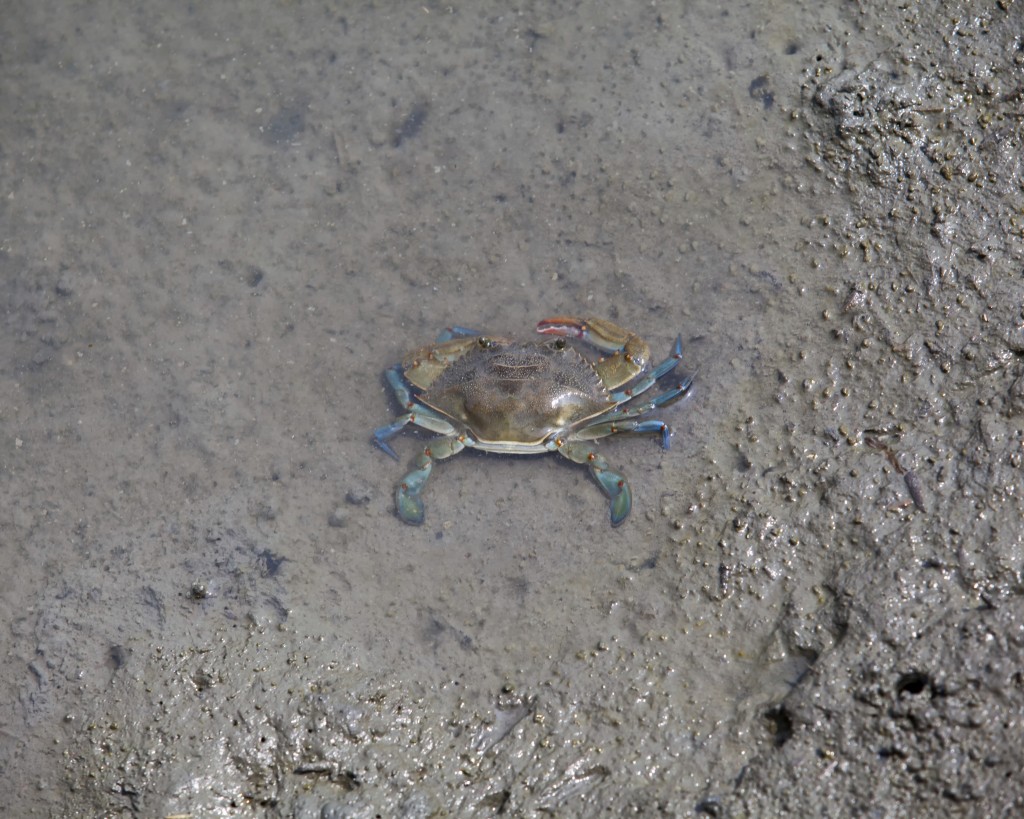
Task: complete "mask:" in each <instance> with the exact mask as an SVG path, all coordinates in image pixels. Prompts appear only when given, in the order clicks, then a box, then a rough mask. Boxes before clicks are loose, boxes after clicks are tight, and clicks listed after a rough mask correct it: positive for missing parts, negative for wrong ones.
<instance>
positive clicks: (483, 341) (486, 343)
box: [477, 336, 494, 350]
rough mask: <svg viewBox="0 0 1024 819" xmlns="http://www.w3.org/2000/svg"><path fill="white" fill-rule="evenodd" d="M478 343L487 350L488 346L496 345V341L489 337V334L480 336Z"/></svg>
mask: <svg viewBox="0 0 1024 819" xmlns="http://www.w3.org/2000/svg"><path fill="white" fill-rule="evenodd" d="M477 343H478V344H479V345H480V346H481V347H482V348H483V349H485V350H486V349H487V348H488V347H493V346H494V342H493V341H491V339H489V338H488V337H487V336H480V338H479V339H477Z"/></svg>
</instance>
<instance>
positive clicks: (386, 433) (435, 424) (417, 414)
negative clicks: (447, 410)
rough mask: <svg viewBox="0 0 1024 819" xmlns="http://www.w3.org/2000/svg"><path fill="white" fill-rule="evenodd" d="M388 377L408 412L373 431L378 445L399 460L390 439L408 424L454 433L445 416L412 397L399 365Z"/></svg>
mask: <svg viewBox="0 0 1024 819" xmlns="http://www.w3.org/2000/svg"><path fill="white" fill-rule="evenodd" d="M386 378H387V381H388V384H390V385H391V389H392V390H393V391H394V393H395V398H397V399H398V403H400V404H401V405H402V406H403V407H405V408H406V410H408V412H406V413H405V414H404V415H399V416H398V417H397V418H396V419H395V420H394V421H392V422H391V423H390V424H385V425H384V426H382V427H377V429H375V430H374V431H373V441H374V443H375V444H377V446H379V447H380V448H381V449H383V450H384V451H385V452H386V453H388V455H390V456H391V457H392V458H394V459H395V460H396V461H397V460H398V455H397V453H396V452H395V450H393V449H392V448H391V445H390V444H389V443H388V440H389V439H390V438H392V437H394V436H395V435H397V434H398V433H399V432H401V431H402V429H404V428H405V426H406V425H407V424H415V425H416V426H418V427H423V428H424V429H429V430H430V431H431V432H439V433H441V434H442V435H452V434H454V432H455V427H453V426H452V425H451V424H450V423H448V421H447V420H445V418H444V417H443V416H441V415H439V414H438V413H436V412H435V411H434V410H432V409H430V408H429V407H425V406H423V405H422V404H420V403H418V402H416V401H414V400H413V399H412V395H411V394H410V393H409V388H408V387H407V386H406V384H405V381H404V380H403V378H402V372H401V369H400V368H399V367H392V368H391V369H390V370H387V372H386Z"/></svg>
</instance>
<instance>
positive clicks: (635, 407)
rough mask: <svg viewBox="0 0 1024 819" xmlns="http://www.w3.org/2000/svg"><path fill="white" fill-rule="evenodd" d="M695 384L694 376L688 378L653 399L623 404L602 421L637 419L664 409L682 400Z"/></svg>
mask: <svg viewBox="0 0 1024 819" xmlns="http://www.w3.org/2000/svg"><path fill="white" fill-rule="evenodd" d="M692 384H693V376H689V375H688V376H686V377H685V378H684V379H683V380H682V381H680V382H678V383H677V384H676V385H675V386H674V387H671V388H670V389H667V390H665V391H664V392H660V393H658V394H657V395H655V396H654V397H653V398H647V399H645V400H643V401H639V402H637V403H633V404H623V405H622V406H621V407H620V408H619V409H617V410H616V411H615V412H610V413H608V414H607V415H602V416H601V420H602V421H620V420H622V419H623V418H636V416H638V415H643V414H644V413H645V412H650V411H651V410H652V409H657V408H658V407H663V406H665V405H666V404H671V403H672V402H673V401H675V400H677V399H679V398H682V397H683V396H684V395H686V393H688V392H689V391H690V386H691V385H692Z"/></svg>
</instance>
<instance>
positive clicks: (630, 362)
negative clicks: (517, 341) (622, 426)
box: [537, 316, 651, 389]
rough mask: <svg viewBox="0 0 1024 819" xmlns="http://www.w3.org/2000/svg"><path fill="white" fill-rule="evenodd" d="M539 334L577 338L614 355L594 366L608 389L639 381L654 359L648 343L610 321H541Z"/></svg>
mask: <svg viewBox="0 0 1024 819" xmlns="http://www.w3.org/2000/svg"><path fill="white" fill-rule="evenodd" d="M537 332H538V333H549V334H551V335H556V336H569V337H571V338H578V339H581V340H583V341H585V342H586V343H587V344H589V345H590V346H591V347H595V348H596V349H598V350H602V351H604V352H606V353H611V355H609V356H607V357H606V358H602V359H601V360H600V361H598V362H597V363H596V364H594V370H595V371H596V372H597V374H598V375H599V376H600V378H601V381H603V382H604V385H605V386H606V387H608V388H609V389H614V388H615V387H621V386H622V385H623V384H625V383H626V382H627V381H629V380H630V379H631V378H636V377H637V376H638V375H639V374H640V373H642V372H643V370H644V368H645V367H646V366H647V362H648V361H650V360H651V348H650V347H648V346H647V342H646V341H644V340H643V339H642V338H640V336H638V335H637V334H636V333H633V332H630V331H629V330H626V329H623V328H622V327H619V325H617V324H614V323H613V322H610V321H608V320H607V319H599V318H588V319H582V318H576V317H575V316H552V317H551V318H546V319H541V321H540V322H538V324H537Z"/></svg>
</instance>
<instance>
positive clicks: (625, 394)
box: [611, 336, 683, 404]
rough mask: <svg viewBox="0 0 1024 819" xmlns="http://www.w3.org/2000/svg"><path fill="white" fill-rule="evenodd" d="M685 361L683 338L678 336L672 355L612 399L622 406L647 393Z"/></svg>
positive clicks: (614, 393)
mask: <svg viewBox="0 0 1024 819" xmlns="http://www.w3.org/2000/svg"><path fill="white" fill-rule="evenodd" d="M682 360H683V337H682V336H676V342H675V344H673V345H672V353H671V354H670V355H669V357H668V358H666V359H665V360H664V361H662V362H661V363H659V364H658V365H657V366H656V367H655V368H654V369H653V370H651V371H650V372H649V373H648V374H647V375H645V376H644V377H643V378H641V379H640V380H639V381H637V382H636V383H635V384H633V385H632V386H629V387H626V388H625V389H623V390H619V391H618V392H613V393H612V394H611V399H612V401H614V402H615V403H616V404H622V403H623V402H625V401H628V400H630V399H631V398H633V397H635V396H637V395H639V394H640V393H642V392H646V391H647V390H649V389H650V388H651V387H653V386H654V384H655V383H656V382H657V380H658V379H659V378H662V377H663V376H665V375H668V374H669V373H670V372H672V370H674V369H675V368H676V367H677V366H679V362H680V361H682Z"/></svg>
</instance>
